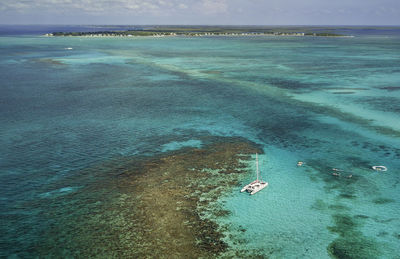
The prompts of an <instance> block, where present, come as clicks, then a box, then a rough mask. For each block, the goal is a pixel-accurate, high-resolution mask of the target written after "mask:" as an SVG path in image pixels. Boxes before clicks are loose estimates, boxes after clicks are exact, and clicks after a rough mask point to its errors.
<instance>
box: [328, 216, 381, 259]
mask: <svg viewBox="0 0 400 259" xmlns="http://www.w3.org/2000/svg"><path fill="white" fill-rule="evenodd" d="M357 218H359V217H357V216H356V217H351V216H349V215H346V214H335V215H333V220H334V222H335V225H334V226H332V227H328V229H329V230H330V231H331V232H334V233H337V234H339V237H338V238H337V239H335V240H334V241H333V242H332V243H331V244H330V245H329V246H328V248H327V249H328V252H329V254H330V255H331V256H332V257H334V258H345V259H347V258H349V259H351V258H366V259H368V258H377V257H379V254H380V253H379V249H378V245H377V243H376V242H375V241H374V240H373V239H372V238H368V237H365V236H364V235H363V234H362V233H361V231H359V230H358V228H359V227H360V225H361V222H359V221H357V220H356V219H357Z"/></svg>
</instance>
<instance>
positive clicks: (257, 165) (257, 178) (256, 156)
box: [256, 153, 258, 182]
mask: <svg viewBox="0 0 400 259" xmlns="http://www.w3.org/2000/svg"><path fill="white" fill-rule="evenodd" d="M256 166H257V182H258V154H257V153H256Z"/></svg>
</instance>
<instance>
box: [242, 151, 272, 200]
mask: <svg viewBox="0 0 400 259" xmlns="http://www.w3.org/2000/svg"><path fill="white" fill-rule="evenodd" d="M256 166H257V170H256V172H257V180H255V181H253V182H251V183H249V184H248V185H246V186H245V187H243V188H242V190H240V192H248V193H250V194H251V195H253V194H255V193H256V192H259V191H261V190H262V189H264V188H265V187H267V186H268V182H264V181H263V180H262V179H259V178H260V177H259V175H260V172H259V170H258V154H257V153H256Z"/></svg>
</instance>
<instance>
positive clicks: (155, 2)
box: [0, 0, 188, 14]
mask: <svg viewBox="0 0 400 259" xmlns="http://www.w3.org/2000/svg"><path fill="white" fill-rule="evenodd" d="M187 7H188V6H187V5H186V4H185V1H179V0H169V1H165V0H112V1H110V0H35V1H27V0H1V1H0V10H6V11H7V10H8V11H14V12H20V13H25V12H31V11H32V10H36V11H40V10H42V11H44V12H49V11H53V12H56V13H57V12H68V11H70V12H77V13H83V12H84V13H89V14H109V13H152V14H155V13H161V12H173V11H174V10H175V9H186V8H187Z"/></svg>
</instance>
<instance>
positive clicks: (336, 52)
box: [0, 30, 400, 258]
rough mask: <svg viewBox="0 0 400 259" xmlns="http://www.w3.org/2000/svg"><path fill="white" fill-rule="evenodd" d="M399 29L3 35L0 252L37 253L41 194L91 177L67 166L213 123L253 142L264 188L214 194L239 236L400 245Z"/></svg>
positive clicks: (150, 150) (207, 130) (287, 248)
mask: <svg viewBox="0 0 400 259" xmlns="http://www.w3.org/2000/svg"><path fill="white" fill-rule="evenodd" d="M398 35H399V33H398V30H397V34H393V35H385V36H379V35H378V36H377V35H372V36H371V35H367V34H365V35H359V36H357V37H354V38H322V37H210V38H206V37H204V38H179V37H175V38H174V37H171V38H129V39H124V38H47V37H40V36H23V37H22V36H3V37H0V87H1V88H0V92H1V95H0V123H1V127H0V133H1V137H0V141H1V142H0V144H1V145H0V205H1V206H0V213H1V214H0V215H1V223H0V233H1V235H0V256H1V257H4V256H20V257H34V256H35V255H37V253H38V252H37V251H36V247H37V244H38V243H40V240H41V238H43V237H42V233H44V232H45V231H46V230H47V229H48V228H49V227H50V225H51V222H49V221H47V220H43V217H42V213H43V211H44V210H46V209H47V208H48V207H46V206H47V205H46V206H42V205H40V204H41V203H43V204H44V203H46V204H48V200H49V199H52V197H59V196H62V195H65V194H71V193H73V192H76V191H78V190H79V189H80V188H81V187H82V186H84V185H85V184H86V182H85V181H90V177H89V178H88V177H86V176H85V177H82V179H80V178H79V177H75V179H77V180H76V181H75V182H72V183H71V181H68V185H63V183H64V179H66V178H67V177H69V176H71V175H76V174H79V172H80V170H82V169H85V168H87V167H90V166H93V165H96V164H98V163H101V162H102V161H107V160H109V159H111V158H114V157H116V156H130V155H148V156H151V155H153V154H157V153H159V152H167V151H170V150H176V149H179V148H182V147H187V146H194V147H199V146H201V145H202V143H201V141H200V140H199V137H200V136H204V135H218V136H241V137H244V138H247V139H250V140H252V141H254V142H256V143H258V144H260V145H262V147H263V149H264V151H265V155H262V156H260V166H261V172H262V174H263V177H264V179H265V180H267V181H268V182H269V187H268V188H267V189H266V190H263V191H262V192H260V193H258V194H257V195H255V196H251V197H249V196H247V195H244V194H241V193H239V189H240V186H238V187H237V188H236V189H235V190H234V192H232V193H229V194H227V196H226V197H224V198H223V199H222V200H221V204H223V206H224V207H225V208H227V209H228V210H230V211H231V214H230V215H229V216H227V217H225V218H222V219H219V221H220V222H221V224H227V225H228V229H229V231H230V232H231V233H232V235H233V236H234V238H231V239H230V238H228V237H227V240H226V241H227V242H230V243H232V244H233V245H234V246H235V247H237V249H242V250H249V251H258V252H259V253H262V254H264V255H266V256H269V257H271V258H329V253H328V249H329V247H332V244H334V246H335V247H336V250H337V251H339V252H340V251H343V250H346V251H348V252H349V253H354V254H355V255H360V256H361V257H362V258H396V257H397V258H398V251H399V249H400V245H399V244H400V242H399V239H400V210H399V209H400V203H399V195H400V185H399V182H400V177H399V173H400V148H399V147H400V119H399V118H400V116H399V115H400V44H399V42H400V41H399V40H400V38H399V36H398ZM67 48H72V49H67ZM299 160H301V161H305V162H306V165H305V166H303V167H296V163H297V161H299ZM373 165H385V166H387V167H388V171H387V172H384V173H378V172H375V171H373V170H371V166H373ZM250 166H253V167H254V165H253V164H251V165H250ZM332 168H340V169H343V170H344V172H343V173H342V175H341V177H334V176H332V170H331V169H332ZM350 174H351V175H352V177H351V178H347V177H346V176H348V175H350ZM93 177H96V176H93ZM253 177H254V176H253V175H249V176H248V178H247V179H246V181H245V182H244V183H243V184H245V183H247V181H250V180H251V179H253ZM88 179H89V180H88ZM55 186H57V187H55ZM71 206H72V205H71ZM240 228H244V229H246V231H245V232H241V231H240V230H238V229H240ZM238 231H239V232H240V235H239V236H238V235H237V233H238ZM71 235H74V233H71ZM236 239H237V240H236ZM339 252H338V253H339ZM354 254H353V255H354ZM350 255H352V254H350ZM342 257H345V256H343V255H342Z"/></svg>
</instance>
